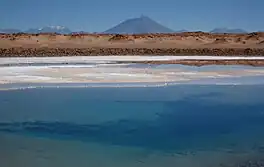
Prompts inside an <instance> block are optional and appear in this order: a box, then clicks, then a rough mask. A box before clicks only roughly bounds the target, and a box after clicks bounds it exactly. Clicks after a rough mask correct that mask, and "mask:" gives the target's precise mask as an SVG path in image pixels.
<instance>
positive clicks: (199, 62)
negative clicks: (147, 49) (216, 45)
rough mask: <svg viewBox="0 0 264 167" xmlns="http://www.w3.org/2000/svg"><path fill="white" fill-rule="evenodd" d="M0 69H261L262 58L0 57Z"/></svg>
mask: <svg viewBox="0 0 264 167" xmlns="http://www.w3.org/2000/svg"><path fill="white" fill-rule="evenodd" d="M0 60H1V61H0V67H9V66H25V67H26V66H34V65H45V64H47V65H67V66H68V65H73V66H76V65H93V64H105V65H108V66H109V65H115V64H120V65H125V64H150V65H163V64H164V65H165V64H179V65H186V66H197V67H200V66H208V65H243V66H253V67H262V66H264V57H263V56H197V55H194V56H182V55H181V56H170V55H163V56H157V55H149V56H147V55H145V56H141V55H120V56H116V55H107V56H72V55H71V56H62V57H58V56H53V57H37V56H34V57H2V58H1V57H0Z"/></svg>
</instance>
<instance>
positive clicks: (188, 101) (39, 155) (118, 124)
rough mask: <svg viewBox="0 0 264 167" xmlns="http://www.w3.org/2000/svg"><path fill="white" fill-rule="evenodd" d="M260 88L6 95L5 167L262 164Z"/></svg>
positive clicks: (1, 114)
mask: <svg viewBox="0 0 264 167" xmlns="http://www.w3.org/2000/svg"><path fill="white" fill-rule="evenodd" d="M263 88H264V86H263V85H254V86H253V85H251V86H250V85H247V86H246V85H237V86H228V85H226V86H216V85H177V86H167V87H145V88H140V87H137V88H125V87H124V88H43V89H25V90H12V91H2V92H0V166H3V167H4V166H8V167H9V166H10V167H12V166H25V165H26V166H29V167H30V166H76V165H77V166H87V165H88V166H91V167H95V166H100V167H101V166H102V167H104V166H157V167H161V166H162V167H163V166H168V167H170V166H183V167H185V166H239V165H238V164H243V163H246V162H248V161H249V160H250V161H252V162H255V161H256V162H262V161H263V160H264V156H263V153H264V94H263V90H264V89H263ZM21 164H25V165H21Z"/></svg>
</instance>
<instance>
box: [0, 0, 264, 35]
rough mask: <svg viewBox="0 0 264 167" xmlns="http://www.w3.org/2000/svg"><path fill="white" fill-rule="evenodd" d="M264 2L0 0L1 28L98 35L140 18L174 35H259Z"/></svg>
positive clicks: (260, 0) (258, 0) (234, 0)
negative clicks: (217, 31)
mask: <svg viewBox="0 0 264 167" xmlns="http://www.w3.org/2000/svg"><path fill="white" fill-rule="evenodd" d="M263 8H264V0H0V28H17V29H21V30H26V29H28V28H40V27H43V26H52V25H53V26H55V25H60V26H66V27H68V28H70V29H71V30H72V31H81V30H82V31H87V32H102V31H105V30H107V29H109V28H111V27H113V26H115V25H117V24H119V23H121V22H122V21H124V20H126V19H130V18H135V17H140V16H141V15H142V14H143V15H145V16H148V17H150V18H152V19H153V20H155V21H157V22H159V23H161V24H162V25H164V26H167V27H169V28H171V29H173V30H181V29H186V30H189V31H191V30H193V31H210V30H212V29H214V28H218V27H227V28H242V29H245V30H247V31H259V30H264V10H263Z"/></svg>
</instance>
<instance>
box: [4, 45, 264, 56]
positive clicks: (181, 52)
mask: <svg viewBox="0 0 264 167" xmlns="http://www.w3.org/2000/svg"><path fill="white" fill-rule="evenodd" d="M109 55H122V56H126V55H142V56H149V55H152V56H162V55H171V56H195V55H198V56H206V55H212V56H264V48H189V49H188V48H184V49H182V48H103V47H95V48H52V47H43V48H24V47H12V48H0V57H62V56H109Z"/></svg>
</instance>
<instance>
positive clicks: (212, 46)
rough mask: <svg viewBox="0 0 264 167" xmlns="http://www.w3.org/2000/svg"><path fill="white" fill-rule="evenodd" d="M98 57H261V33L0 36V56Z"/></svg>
mask: <svg viewBox="0 0 264 167" xmlns="http://www.w3.org/2000/svg"><path fill="white" fill-rule="evenodd" d="M71 55H74V56H93V55H94V56H98V55H218V56H219V55H223V56H227V55H232V56H236V55H247V56H261V55H262V56H263V55H264V33H250V34H210V33H203V32H193V33H175V34H142V35H111V34H74V35H59V34H0V56H1V57H14V56H22V57H26V56H27V57H28V56H30V57H32V56H39V57H42V56H71Z"/></svg>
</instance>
